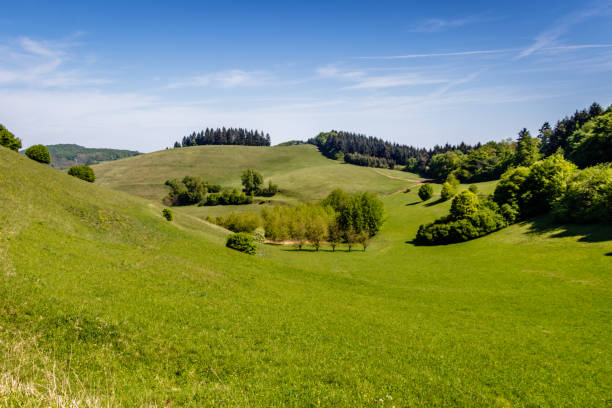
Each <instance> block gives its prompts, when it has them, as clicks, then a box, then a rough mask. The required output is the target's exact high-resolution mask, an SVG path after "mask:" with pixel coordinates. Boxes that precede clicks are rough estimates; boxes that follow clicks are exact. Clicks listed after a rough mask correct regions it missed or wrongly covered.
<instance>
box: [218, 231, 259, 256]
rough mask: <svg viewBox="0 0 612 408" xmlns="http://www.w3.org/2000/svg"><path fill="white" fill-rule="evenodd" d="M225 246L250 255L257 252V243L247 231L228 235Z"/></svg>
mask: <svg viewBox="0 0 612 408" xmlns="http://www.w3.org/2000/svg"><path fill="white" fill-rule="evenodd" d="M225 246H226V247H228V248H232V249H235V250H237V251H240V252H244V253H245V254H249V255H255V254H256V253H257V245H256V244H255V241H254V240H253V237H252V236H251V235H250V234H247V233H246V232H239V233H237V234H230V235H229V236H228V237H227V242H226V243H225Z"/></svg>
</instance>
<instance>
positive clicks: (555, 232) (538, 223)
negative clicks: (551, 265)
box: [521, 215, 612, 256]
mask: <svg viewBox="0 0 612 408" xmlns="http://www.w3.org/2000/svg"><path fill="white" fill-rule="evenodd" d="M521 224H522V225H529V230H528V231H527V232H528V233H529V234H536V235H541V234H551V235H550V237H551V238H566V237H580V238H579V239H578V241H579V242H604V241H612V227H610V226H607V225H603V224H585V225H582V224H559V223H556V222H555V221H554V220H553V218H552V217H551V216H550V215H548V216H542V217H537V218H533V219H531V220H529V221H525V222H523V223H521ZM611 254H612V252H610V253H608V254H606V255H607V256H612V255H611Z"/></svg>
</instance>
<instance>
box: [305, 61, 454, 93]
mask: <svg viewBox="0 0 612 408" xmlns="http://www.w3.org/2000/svg"><path fill="white" fill-rule="evenodd" d="M316 72H317V74H318V75H319V76H320V77H322V78H333V79H338V80H341V81H343V82H350V83H352V84H351V85H348V86H345V87H344V88H343V89H353V90H356V89H383V88H396V87H404V86H418V85H430V84H440V83H445V82H449V81H448V80H447V79H444V78H434V77H427V76H425V75H423V74H421V73H418V72H403V73H393V74H387V75H381V74H378V75H370V74H367V73H366V71H364V70H350V69H347V70H342V69H340V68H338V67H337V66H334V65H328V66H325V67H320V68H317V70H316Z"/></svg>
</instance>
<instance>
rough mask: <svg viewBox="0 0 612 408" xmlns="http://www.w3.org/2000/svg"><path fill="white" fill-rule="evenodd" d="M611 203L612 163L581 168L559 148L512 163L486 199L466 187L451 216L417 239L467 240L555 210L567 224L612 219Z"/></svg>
mask: <svg viewBox="0 0 612 408" xmlns="http://www.w3.org/2000/svg"><path fill="white" fill-rule="evenodd" d="M530 160H531V159H530ZM610 203H612V164H610V163H605V164H597V165H595V166H592V167H588V168H586V169H583V170H579V169H578V168H577V166H576V165H575V164H574V163H572V162H570V161H568V160H566V159H565V158H564V157H563V154H562V152H561V151H558V152H557V153H555V154H553V155H551V156H548V157H546V158H545V159H541V160H538V161H536V162H534V163H532V164H531V165H529V166H516V167H512V168H510V169H509V170H507V171H506V172H505V173H504V174H503V175H502V177H501V180H500V181H499V183H498V184H497V186H496V188H495V191H494V193H493V194H492V195H491V196H489V197H487V198H485V199H484V200H479V198H478V197H477V195H476V194H475V193H474V192H472V191H469V190H466V191H462V192H461V193H459V194H458V195H456V196H455V197H454V198H453V201H452V204H451V209H450V213H449V215H447V216H446V217H442V218H440V219H438V220H436V221H434V222H433V223H429V224H424V225H421V226H420V227H419V230H418V232H417V235H416V239H415V242H417V243H421V244H446V243H453V242H461V241H467V240H470V239H474V238H477V237H480V236H482V235H486V234H488V233H490V232H493V231H496V230H499V229H501V228H504V227H506V226H507V225H509V224H512V223H514V222H516V221H519V220H525V219H528V218H530V217H534V216H537V215H541V214H546V213H549V212H551V213H552V214H553V215H554V218H555V219H556V220H557V221H559V222H563V223H593V222H602V223H612V205H611V204H610Z"/></svg>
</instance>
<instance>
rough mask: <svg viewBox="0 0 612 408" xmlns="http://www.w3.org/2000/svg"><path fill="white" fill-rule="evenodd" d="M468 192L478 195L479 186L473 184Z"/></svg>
mask: <svg viewBox="0 0 612 408" xmlns="http://www.w3.org/2000/svg"><path fill="white" fill-rule="evenodd" d="M468 190H470V191H471V192H472V193H474V194H478V186H477V185H476V184H472V185H471V186H470V187H469V188H468Z"/></svg>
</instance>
